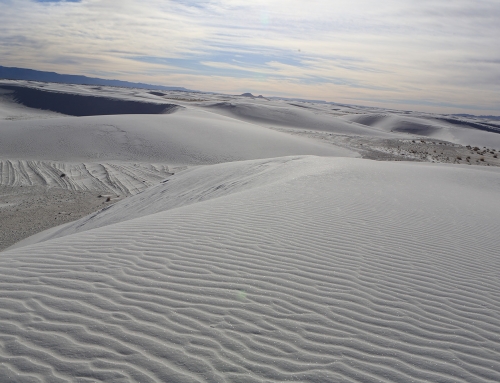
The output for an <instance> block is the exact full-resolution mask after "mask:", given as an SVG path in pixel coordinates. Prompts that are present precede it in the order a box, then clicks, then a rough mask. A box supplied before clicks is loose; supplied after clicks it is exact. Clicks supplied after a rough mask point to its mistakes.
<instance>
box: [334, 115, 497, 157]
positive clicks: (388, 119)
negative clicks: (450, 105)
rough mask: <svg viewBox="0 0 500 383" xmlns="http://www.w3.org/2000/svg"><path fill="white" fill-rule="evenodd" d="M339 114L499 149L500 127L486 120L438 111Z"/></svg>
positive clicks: (373, 124) (361, 121)
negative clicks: (434, 113) (474, 120)
mask: <svg viewBox="0 0 500 383" xmlns="http://www.w3.org/2000/svg"><path fill="white" fill-rule="evenodd" d="M340 118H342V119H344V120H346V121H352V122H356V123H359V124H362V125H366V126H370V127H374V128H378V129H382V130H385V131H387V132H401V133H410V134H415V135H420V136H428V137H431V138H435V139H440V140H445V141H449V142H453V143H456V144H461V145H472V146H480V147H481V148H482V147H483V146H486V147H488V148H495V149H497V150H499V149H500V134H499V133H500V127H496V126H494V125H488V124H485V123H478V122H472V121H465V120H463V119H462V120H461V119H458V118H456V119H452V118H449V117H445V116H439V115H436V116H432V117H431V116H429V115H426V116H422V117H413V116H401V115H395V114H388V113H369V114H353V115H345V116H342V117H340Z"/></svg>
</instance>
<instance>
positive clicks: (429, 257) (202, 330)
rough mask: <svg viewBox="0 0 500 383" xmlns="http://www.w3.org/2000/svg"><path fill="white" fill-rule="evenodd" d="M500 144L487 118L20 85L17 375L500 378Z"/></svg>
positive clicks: (5, 305)
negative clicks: (499, 154) (499, 153)
mask: <svg viewBox="0 0 500 383" xmlns="http://www.w3.org/2000/svg"><path fill="white" fill-rule="evenodd" d="M499 150H500V123H499V122H498V121H497V120H495V119H494V118H491V117H488V116H484V117H475V116H471V115H463V116H458V115H438V114H427V113H419V112H409V111H396V110H389V109H379V108H377V109H376V108H366V107H361V106H359V107H358V106H350V105H336V104H331V103H330V104H328V103H320V102H308V101H300V100H284V99H270V98H266V97H254V96H252V95H250V94H245V95H241V96H229V95H222V94H206V93H199V92H189V91H176V90H165V89H163V90H162V89H155V90H149V89H138V88H125V87H123V88H114V87H109V86H101V85H100V86H95V85H82V84H76V85H75V84H56V83H42V82H32V81H21V80H2V81H0V227H1V229H0V241H1V242H0V248H1V249H4V251H3V252H1V253H0V254H1V255H0V275H1V278H0V303H1V304H0V328H1V331H0V361H1V363H0V381H12V382H48V381H50V382H67V381H74V382H90V381H92V382H95V381H101V382H282V381H302V382H437V381H442V382H496V381H499V380H500V362H499V361H500V349H499V345H500V335H499V333H498V331H497V330H498V328H500V299H499V298H500V283H499V281H500V257H499V252H498V249H499V248H500V239H499V237H498V232H499V231H500V219H499V217H500V204H499V203H498V200H499V195H500V167H499V165H500V161H499V160H498V151H499ZM12 245H13V246H12ZM10 246H12V247H11V248H9V249H7V250H5V248H7V247H10Z"/></svg>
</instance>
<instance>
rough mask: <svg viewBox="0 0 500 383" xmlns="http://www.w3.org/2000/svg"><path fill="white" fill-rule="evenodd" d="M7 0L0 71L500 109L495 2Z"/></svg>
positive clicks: (498, 7) (1, 19)
mask: <svg viewBox="0 0 500 383" xmlns="http://www.w3.org/2000/svg"><path fill="white" fill-rule="evenodd" d="M0 2H1V3H2V12H1V13H0V36H1V37H0V57H1V58H2V59H1V62H0V65H10V66H20V67H28V68H34V69H40V70H52V71H58V72H62V73H76V74H87V75H95V74H97V73H102V74H107V75H108V76H110V77H113V78H119V79H125V80H131V81H149V82H153V83H164V84H166V85H177V86H186V87H190V88H194V89H201V90H207V91H224V92H230V93H237V92H240V91H243V90H247V89H245V87H248V90H251V91H255V92H258V93H259V94H260V93H263V94H270V93H273V94H281V95H284V96H297V97H304V98H306V97H308V98H315V99H320V98H323V99H327V100H331V101H339V102H344V101H347V100H349V101H350V102H351V103H353V102H354V103H355V102H356V101H355V100H359V101H360V102H362V103H364V104H366V103H370V104H372V105H380V102H381V101H380V100H386V101H387V100H391V103H392V105H393V106H394V105H397V102H398V100H400V102H401V105H406V107H407V105H408V102H411V100H414V105H415V106H416V108H417V107H418V108H419V109H427V110H430V109H429V108H431V107H432V108H434V107H437V106H441V107H442V108H445V109H450V111H451V109H453V108H455V109H454V110H455V111H456V110H459V109H463V108H464V107H465V106H467V107H471V108H472V109H471V108H469V109H468V112H471V111H473V108H477V110H483V108H487V109H488V110H490V111H492V113H493V112H495V111H498V110H499V109H500V84H499V78H498V69H497V68H496V65H495V63H497V62H498V61H499V60H500V51H499V50H498V48H497V45H498V42H497V36H500V26H499V25H498V24H499V23H498V22H497V20H498V19H499V17H500V3H499V2H498V1H497V0H482V1H471V0H456V1H453V2H450V1H448V0H433V1H430V0H420V1H419V2H415V1H413V0H398V1H396V0H380V1H377V2H374V1H372V0H352V1H350V2H346V1H340V0H309V1H307V2H306V1H303V0H254V1H252V2H249V1H247V0H199V1H195V0H177V1H174V0H145V1H136V0H121V1H118V0H81V1H78V2H75V1H32V0H16V1H13V0H0ZM250 88H251V89H250ZM453 105H456V107H453ZM443 111H445V110H443Z"/></svg>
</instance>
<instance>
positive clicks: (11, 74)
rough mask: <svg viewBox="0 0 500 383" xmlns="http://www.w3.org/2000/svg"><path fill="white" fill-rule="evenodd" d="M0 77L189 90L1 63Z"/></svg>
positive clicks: (180, 89) (180, 88)
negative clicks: (16, 66)
mask: <svg viewBox="0 0 500 383" xmlns="http://www.w3.org/2000/svg"><path fill="white" fill-rule="evenodd" d="M0 79H7V80H29V81H42V82H56V83H63V84H79V85H104V86H117V87H123V88H141V89H159V90H177V91H186V92H188V91H190V90H189V89H186V88H183V87H176V86H162V85H151V84H143V83H139V82H129V81H121V80H106V79H102V78H94V77H87V76H79V75H69V74H59V73H56V72H44V71H38V70H34V69H24V68H15V67H4V66H1V65H0Z"/></svg>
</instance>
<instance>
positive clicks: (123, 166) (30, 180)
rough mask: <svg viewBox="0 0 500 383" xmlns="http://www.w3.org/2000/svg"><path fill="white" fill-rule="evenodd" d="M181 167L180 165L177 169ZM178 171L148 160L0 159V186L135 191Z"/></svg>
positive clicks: (124, 193) (131, 192) (137, 191)
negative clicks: (150, 162)
mask: <svg viewBox="0 0 500 383" xmlns="http://www.w3.org/2000/svg"><path fill="white" fill-rule="evenodd" d="M181 169H182V168H181ZM177 170H179V169H178V168H176V167H172V166H170V167H169V166H166V165H164V164H149V163H140V162H139V163H133V162H132V163H129V162H116V163H113V162H110V163H97V162H88V163H70V162H54V161H22V160H0V185H1V186H12V187H19V186H47V187H57V188H61V189H68V190H77V191H102V192H106V191H107V192H113V193H118V194H121V195H133V194H137V193H139V192H141V191H143V190H144V189H146V188H147V187H150V186H153V185H156V184H158V183H159V182H160V181H162V180H164V179H165V178H167V177H169V176H170V175H172V174H173V172H175V171H177Z"/></svg>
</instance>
